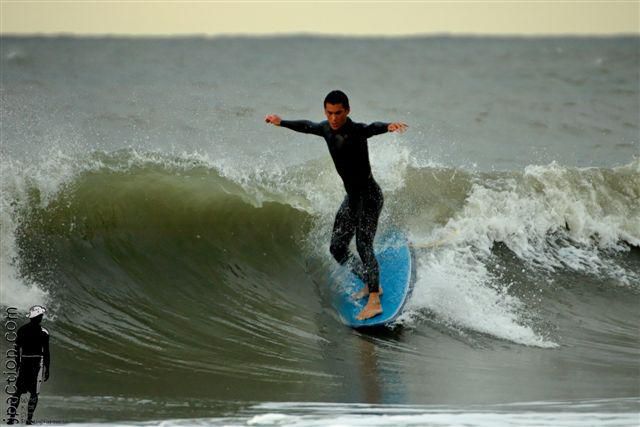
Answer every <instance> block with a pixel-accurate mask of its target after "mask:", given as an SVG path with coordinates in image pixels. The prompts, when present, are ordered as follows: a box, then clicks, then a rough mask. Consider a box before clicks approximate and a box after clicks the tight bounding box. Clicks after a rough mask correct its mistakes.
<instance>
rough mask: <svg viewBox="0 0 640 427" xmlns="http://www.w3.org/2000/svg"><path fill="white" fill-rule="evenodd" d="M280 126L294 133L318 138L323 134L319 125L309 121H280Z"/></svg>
mask: <svg viewBox="0 0 640 427" xmlns="http://www.w3.org/2000/svg"><path fill="white" fill-rule="evenodd" d="M280 126H282V127H285V128H287V129H291V130H295V131H296V132H302V133H310V134H313V135H318V136H322V133H323V132H322V124H321V123H314V122H312V121H309V120H281V121H280Z"/></svg>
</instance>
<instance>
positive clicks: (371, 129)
mask: <svg viewBox="0 0 640 427" xmlns="http://www.w3.org/2000/svg"><path fill="white" fill-rule="evenodd" d="M388 131H389V123H383V122H373V123H371V124H370V125H367V126H365V127H364V129H363V132H364V135H365V138H369V137H371V136H374V135H380V134H381V133H387V132H388Z"/></svg>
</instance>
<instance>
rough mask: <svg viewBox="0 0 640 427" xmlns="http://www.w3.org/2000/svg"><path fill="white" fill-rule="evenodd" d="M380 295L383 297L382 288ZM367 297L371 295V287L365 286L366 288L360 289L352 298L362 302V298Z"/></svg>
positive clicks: (380, 287) (379, 288) (379, 291)
mask: <svg viewBox="0 0 640 427" xmlns="http://www.w3.org/2000/svg"><path fill="white" fill-rule="evenodd" d="M378 294H379V295H380V296H382V286H378ZM367 295H369V287H368V286H367V285H364V287H363V288H362V289H360V290H359V291H358V292H356V293H354V294H353V295H351V298H353V299H354V300H355V301H357V300H361V299H362V298H364V297H366V296H367Z"/></svg>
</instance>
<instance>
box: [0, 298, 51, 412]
mask: <svg viewBox="0 0 640 427" xmlns="http://www.w3.org/2000/svg"><path fill="white" fill-rule="evenodd" d="M45 311H46V310H45V308H44V307H42V306H40V305H34V306H33V307H31V308H30V309H29V314H27V317H28V318H29V319H30V321H29V323H27V324H25V325H22V326H21V327H20V328H19V329H18V333H17V338H16V352H17V357H16V363H17V368H18V379H17V380H16V391H15V393H13V394H12V395H11V397H9V399H7V403H9V408H8V409H7V412H8V415H9V419H8V420H7V424H15V423H16V422H17V419H16V415H17V411H18V405H19V404H20V397H21V396H22V395H23V394H24V393H27V392H28V393H29V403H28V406H27V421H26V423H27V424H31V423H32V422H33V413H34V412H35V410H36V405H37V404H38V393H39V392H40V384H41V383H42V381H47V380H48V379H49V366H50V356H49V331H47V330H46V329H45V328H43V327H42V326H41V325H40V323H41V322H42V318H43V317H44V313H45ZM10 409H12V411H9V410H10Z"/></svg>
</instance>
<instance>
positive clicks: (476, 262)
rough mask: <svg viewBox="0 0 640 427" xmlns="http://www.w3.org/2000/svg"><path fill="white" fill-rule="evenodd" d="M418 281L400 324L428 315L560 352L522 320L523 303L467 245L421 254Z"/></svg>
mask: <svg viewBox="0 0 640 427" xmlns="http://www.w3.org/2000/svg"><path fill="white" fill-rule="evenodd" d="M418 259H419V262H418V266H417V267H418V269H417V277H418V281H417V282H416V284H415V287H414V290H413V294H412V297H411V300H410V302H409V304H408V306H407V310H406V311H405V314H403V316H402V318H401V319H400V321H402V322H405V323H407V324H409V325H410V324H412V323H413V321H414V319H419V318H420V317H421V315H422V312H423V311H424V310H428V311H429V312H431V313H433V314H435V316H436V318H437V320H438V321H440V322H443V323H445V324H447V325H450V326H454V327H461V328H465V329H468V330H473V331H476V332H481V333H485V334H488V335H491V336H494V337H496V338H500V339H504V340H508V341H511V342H514V343H517V344H523V345H528V346H536V347H544V348H552V347H556V346H557V344H555V343H554V342H552V341H549V340H547V339H545V338H543V337H541V336H540V335H538V334H537V333H536V332H534V330H533V329H532V328H531V326H528V325H526V324H525V323H524V322H523V320H522V310H523V309H524V307H523V304H522V303H521V301H520V300H519V299H518V298H516V297H514V296H512V295H509V293H508V284H500V283H499V281H498V280H496V278H495V277H493V276H492V275H491V274H490V272H489V271H488V270H487V268H486V266H485V263H484V262H483V261H482V259H481V258H479V257H478V256H477V254H475V253H474V251H473V250H472V248H470V247H468V246H466V247H465V246H458V247H454V248H449V249H446V250H442V251H430V252H428V253H426V254H420V253H419V254H418Z"/></svg>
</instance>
